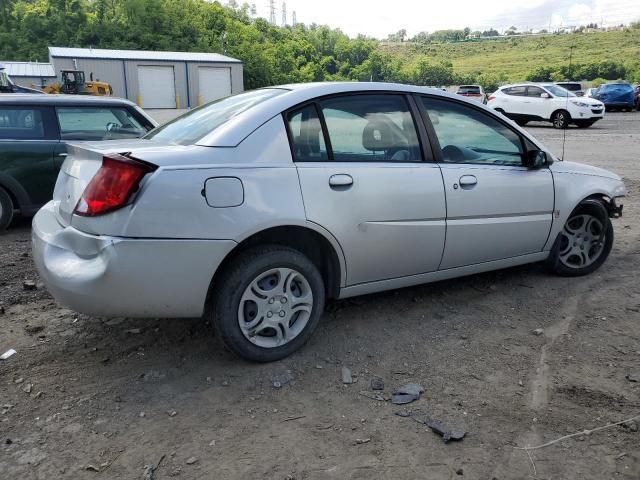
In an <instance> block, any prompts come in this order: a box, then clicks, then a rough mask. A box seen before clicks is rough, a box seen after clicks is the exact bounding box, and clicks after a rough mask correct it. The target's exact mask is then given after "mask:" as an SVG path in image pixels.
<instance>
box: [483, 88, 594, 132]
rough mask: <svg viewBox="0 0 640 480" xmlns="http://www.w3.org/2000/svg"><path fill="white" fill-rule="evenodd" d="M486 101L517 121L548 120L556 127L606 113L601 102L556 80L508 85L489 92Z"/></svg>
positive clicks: (584, 124)
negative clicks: (577, 93) (569, 89)
mask: <svg viewBox="0 0 640 480" xmlns="http://www.w3.org/2000/svg"><path fill="white" fill-rule="evenodd" d="M487 105H488V106H489V107H491V108H493V109H494V110H496V111H498V112H500V113H502V114H503V115H506V116H507V117H509V118H511V119H512V120H515V121H516V122H517V123H518V125H526V124H527V122H530V121H547V122H552V123H553V126H554V127H555V128H567V127H568V126H569V124H571V123H572V124H574V125H576V126H578V127H581V128H586V127H590V126H591V125H593V124H594V123H595V122H597V121H598V120H600V119H601V118H603V117H604V105H603V103H602V102H600V101H598V100H595V99H593V98H586V97H576V95H575V94H573V93H571V92H569V91H568V90H566V89H564V88H562V87H559V86H558V85H554V84H553V83H543V84H532V83H525V84H519V85H505V86H504V87H500V88H499V89H498V90H497V91H496V92H494V93H493V94H491V95H490V96H489V99H488V103H487Z"/></svg>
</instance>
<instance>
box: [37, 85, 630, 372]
mask: <svg viewBox="0 0 640 480" xmlns="http://www.w3.org/2000/svg"><path fill="white" fill-rule="evenodd" d="M624 195H625V187H624V185H623V183H622V181H621V179H620V177H618V176H617V175H615V174H613V173H610V172H608V171H605V170H602V169H599V168H595V167H589V166H586V165H580V164H577V163H570V162H563V161H558V160H557V159H556V158H554V157H553V155H552V154H551V153H550V152H549V151H548V150H546V149H545V148H544V146H542V145H541V144H540V143H539V142H538V141H537V140H536V139H535V138H533V137H531V136H530V135H529V134H528V133H527V132H525V131H524V130H522V129H520V128H519V127H518V126H517V125H515V124H514V123H513V122H511V121H510V120H508V119H506V118H505V117H503V116H502V115H499V114H496V113H495V112H493V111H492V110H490V109H488V108H486V107H484V106H483V105H480V104H478V103H477V102H471V101H468V100H466V99H464V98H461V97H460V96H456V95H452V94H448V93H446V92H442V91H439V90H434V89H428V88H421V87H413V86H405V85H394V84H381V83H322V84H304V85H287V86H281V87H273V88H265V89H260V90H255V91H251V92H246V93H242V94H240V95H236V96H232V97H228V98H225V99H222V100H218V101H216V102H213V103H210V104H208V105H205V106H203V107H200V108H197V109H195V110H192V111H190V112H189V113H187V114H185V115H184V116H182V117H180V118H178V119H176V120H174V121H173V122H170V123H168V124H166V125H164V126H162V127H160V128H157V129H156V130H154V131H152V132H151V133H150V134H149V135H147V137H146V138H143V139H140V140H128V141H121V142H103V143H100V144H98V143H96V144H83V145H75V146H71V147H70V148H69V156H68V157H67V159H66V161H65V162H64V165H63V166H62V169H61V172H60V176H59V177H58V181H57V184H56V188H55V193H54V199H53V201H51V202H50V203H48V204H47V205H46V206H45V207H43V208H42V209H41V210H40V211H39V212H38V214H37V215H36V217H35V218H34V221H33V251H34V258H35V261H36V265H37V267H38V270H39V272H40V274H41V276H42V279H43V280H44V282H45V283H46V285H47V287H48V289H49V290H50V292H51V293H52V294H53V296H54V297H55V298H56V299H57V300H58V301H59V302H60V303H62V304H64V305H67V306H69V307H70V308H72V309H75V310H77V311H80V312H84V313H87V314H93V315H100V316H129V317H172V318H177V317H197V316H203V315H204V316H207V317H209V319H210V320H211V321H212V323H213V325H214V327H215V329H216V331H217V332H218V334H219V336H220V337H221V338H222V339H223V341H224V342H225V343H226V345H227V346H228V347H229V348H230V349H231V350H233V351H234V352H236V353H238V354H239V355H241V356H243V357H245V358H248V359H251V360H255V361H272V360H276V359H279V358H283V357H285V356H286V355H289V354H290V353H292V352H293V351H295V350H296V349H298V348H300V347H301V346H302V345H303V344H304V343H305V342H306V341H307V340H308V339H309V337H310V336H311V334H312V332H313V330H314V329H315V328H316V326H317V324H318V322H319V320H320V317H321V314H322V310H323V307H324V304H325V300H326V299H327V298H345V297H350V296H354V295H364V294H368V293H372V292H378V291H381V290H388V289H394V288H401V287H407V286H410V285H416V284H420V283H426V282H434V281H438V280H443V279H448V278H453V277H459V276H463V275H470V274H475V273H479V272H486V271H488V270H494V269H499V268H505V267H511V266H514V265H521V264H525V263H531V262H545V263H546V264H547V266H548V267H549V269H550V270H551V271H553V272H555V273H557V274H560V275H584V274H587V273H590V272H592V271H594V270H595V269H597V268H598V267H600V265H602V263H603V262H604V261H605V259H606V258H607V256H608V255H609V252H610V251H611V247H612V243H613V228H612V224H611V221H610V218H612V217H617V216H619V215H620V214H621V212H622V207H621V206H620V205H619V198H620V197H622V196H624Z"/></svg>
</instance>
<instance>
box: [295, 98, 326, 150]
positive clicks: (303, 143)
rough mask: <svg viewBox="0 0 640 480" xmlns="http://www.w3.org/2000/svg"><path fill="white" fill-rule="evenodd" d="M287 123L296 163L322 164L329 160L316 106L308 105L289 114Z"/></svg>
mask: <svg viewBox="0 0 640 480" xmlns="http://www.w3.org/2000/svg"><path fill="white" fill-rule="evenodd" d="M287 123H288V125H289V133H290V135H291V143H292V146H293V158H294V160H295V161H296V162H322V161H326V160H327V159H328V158H327V146H326V145H325V143H324V136H323V134H322V125H321V124H320V119H319V118H318V112H317V111H316V107H315V105H307V106H306V107H303V108H301V109H300V110H296V111H294V112H291V113H289V114H288V115H287Z"/></svg>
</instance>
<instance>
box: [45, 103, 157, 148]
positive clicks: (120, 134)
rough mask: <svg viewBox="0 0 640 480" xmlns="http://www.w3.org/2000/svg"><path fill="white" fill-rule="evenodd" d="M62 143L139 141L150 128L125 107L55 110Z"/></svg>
mask: <svg viewBox="0 0 640 480" xmlns="http://www.w3.org/2000/svg"><path fill="white" fill-rule="evenodd" d="M56 113H57V115H58V123H59V124H60V138H61V139H62V140H117V139H121V138H139V137H141V136H143V135H144V134H146V133H147V129H146V128H145V127H144V126H143V125H142V124H141V123H140V122H139V121H138V120H137V119H136V118H135V117H134V116H133V114H132V113H131V112H130V111H129V110H127V109H126V108H122V107H104V108H102V107H58V108H56Z"/></svg>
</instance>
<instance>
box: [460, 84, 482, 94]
mask: <svg viewBox="0 0 640 480" xmlns="http://www.w3.org/2000/svg"><path fill="white" fill-rule="evenodd" d="M458 93H480V87H478V86H476V85H462V86H460V87H459V88H458Z"/></svg>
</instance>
